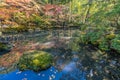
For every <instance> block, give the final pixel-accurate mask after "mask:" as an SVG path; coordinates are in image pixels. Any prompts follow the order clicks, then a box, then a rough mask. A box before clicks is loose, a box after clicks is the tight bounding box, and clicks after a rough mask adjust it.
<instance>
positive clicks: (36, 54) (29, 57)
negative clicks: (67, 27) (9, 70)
mask: <svg viewBox="0 0 120 80" xmlns="http://www.w3.org/2000/svg"><path fill="white" fill-rule="evenodd" d="M52 59H53V58H52V55H51V54H49V53H47V52H44V51H33V52H27V53H25V54H24V55H23V56H22V57H21V58H20V60H19V62H18V68H19V69H20V70H27V69H30V70H33V71H40V70H44V69H47V68H49V67H50V66H51V65H52V62H53V60H52Z"/></svg>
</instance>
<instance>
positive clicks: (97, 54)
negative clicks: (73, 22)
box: [0, 29, 120, 80]
mask: <svg viewBox="0 0 120 80" xmlns="http://www.w3.org/2000/svg"><path fill="white" fill-rule="evenodd" d="M79 31H80V30H78V29H77V30H53V31H52V30H51V31H42V32H35V33H30V34H29V33H23V34H15V35H13V34H5V36H7V37H9V36H11V35H12V37H13V36H15V37H14V39H13V38H11V40H12V39H13V40H14V41H11V43H12V44H14V47H13V49H12V50H11V51H10V52H9V53H5V54H2V55H0V67H1V68H0V80H119V79H120V74H119V73H120V60H119V59H120V58H119V59H116V58H113V57H112V58H111V57H110V56H109V55H108V54H105V53H103V52H101V51H100V50H98V49H94V48H93V47H92V46H91V45H82V46H80V48H79V51H72V49H71V48H72V47H74V46H72V47H71V45H70V44H69V42H72V40H73V38H75V37H78V35H79V33H78V32H79ZM41 34H42V35H41ZM44 34H45V35H44ZM17 37H18V39H17ZM0 40H6V41H7V38H6V39H3V37H2V38H1V39H0ZM74 48H76V47H74ZM32 50H42V51H47V52H49V53H51V54H52V55H53V56H54V63H55V65H54V66H51V67H50V68H48V69H46V70H43V71H39V72H34V71H32V70H26V71H19V70H18V69H17V68H16V67H13V68H11V65H12V66H14V65H16V64H14V63H16V61H18V60H19V58H20V56H21V55H22V53H23V52H26V51H32ZM6 66H7V67H6ZM9 66H10V67H9ZM4 67H6V68H5V69H6V71H5V69H4ZM4 71H5V72H4Z"/></svg>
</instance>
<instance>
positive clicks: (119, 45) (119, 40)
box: [111, 35, 120, 53]
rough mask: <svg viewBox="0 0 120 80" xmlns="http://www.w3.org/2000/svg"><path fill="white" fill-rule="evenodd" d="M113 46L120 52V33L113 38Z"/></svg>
mask: <svg viewBox="0 0 120 80" xmlns="http://www.w3.org/2000/svg"><path fill="white" fill-rule="evenodd" d="M111 48H112V49H114V50H116V51H118V52H119V53H120V35H117V36H116V37H115V38H114V39H113V40H111Z"/></svg>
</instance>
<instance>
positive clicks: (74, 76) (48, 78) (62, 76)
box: [0, 62, 85, 80]
mask: <svg viewBox="0 0 120 80" xmlns="http://www.w3.org/2000/svg"><path fill="white" fill-rule="evenodd" d="M70 78H71V79H70ZM0 80H85V73H84V72H82V71H81V70H80V69H79V68H77V66H76V62H70V63H69V64H67V65H65V67H64V68H63V69H62V70H61V71H58V70H57V69H56V68H55V67H51V68H49V69H47V70H45V71H41V72H38V73H35V72H33V71H31V70H26V71H23V72H22V71H19V70H15V71H13V72H10V73H8V74H0Z"/></svg>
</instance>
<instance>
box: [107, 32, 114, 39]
mask: <svg viewBox="0 0 120 80" xmlns="http://www.w3.org/2000/svg"><path fill="white" fill-rule="evenodd" d="M114 37H115V34H114V33H111V34H109V35H107V36H106V38H108V39H112V38H114Z"/></svg>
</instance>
